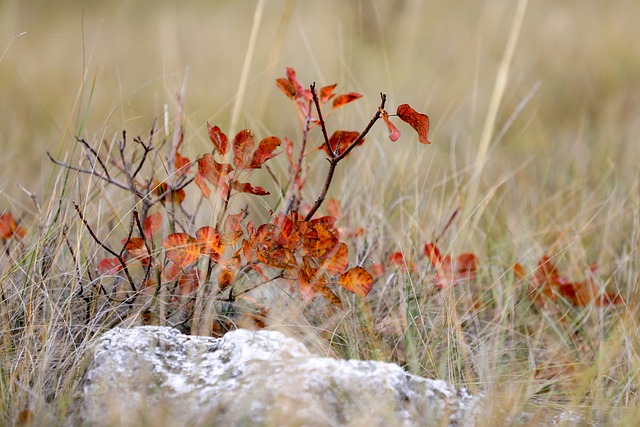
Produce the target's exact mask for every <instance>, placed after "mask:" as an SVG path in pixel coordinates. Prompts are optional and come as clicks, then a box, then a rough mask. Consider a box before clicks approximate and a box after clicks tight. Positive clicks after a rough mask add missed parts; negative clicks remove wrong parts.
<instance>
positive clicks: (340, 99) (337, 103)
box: [331, 92, 362, 110]
mask: <svg viewBox="0 0 640 427" xmlns="http://www.w3.org/2000/svg"><path fill="white" fill-rule="evenodd" d="M361 97H362V95H361V94H359V93H357V92H350V93H346V94H343V95H338V96H336V97H335V98H334V99H333V106H332V108H331V109H332V110H335V109H336V108H340V107H342V106H344V105H347V104H348V103H350V102H353V101H355V100H356V99H358V98H361Z"/></svg>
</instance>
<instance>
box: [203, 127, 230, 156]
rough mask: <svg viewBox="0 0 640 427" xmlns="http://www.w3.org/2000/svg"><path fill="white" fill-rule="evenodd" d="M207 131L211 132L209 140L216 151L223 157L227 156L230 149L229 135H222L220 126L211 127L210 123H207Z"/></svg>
mask: <svg viewBox="0 0 640 427" xmlns="http://www.w3.org/2000/svg"><path fill="white" fill-rule="evenodd" d="M207 129H208V130H209V139H210V140H211V143H212V144H213V146H214V147H215V149H216V150H217V151H218V152H219V153H220V154H222V155H223V156H224V155H225V154H227V150H228V149H229V144H228V142H229V139H228V138H227V135H225V134H224V133H222V131H221V130H220V128H219V127H218V126H214V127H211V125H210V124H209V123H207Z"/></svg>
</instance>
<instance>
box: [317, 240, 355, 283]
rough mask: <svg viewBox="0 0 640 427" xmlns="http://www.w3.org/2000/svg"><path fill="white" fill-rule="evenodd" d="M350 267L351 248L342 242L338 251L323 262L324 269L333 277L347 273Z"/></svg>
mask: <svg viewBox="0 0 640 427" xmlns="http://www.w3.org/2000/svg"><path fill="white" fill-rule="evenodd" d="M348 266H349V248H348V247H347V245H346V244H345V243H343V242H340V243H339V245H338V247H337V250H336V251H334V252H333V253H332V254H331V255H330V256H329V257H328V258H326V259H325V260H324V261H322V267H321V269H323V270H324V271H326V272H327V274H330V275H331V276H337V275H339V274H342V273H344V272H345V270H346V269H347V267H348Z"/></svg>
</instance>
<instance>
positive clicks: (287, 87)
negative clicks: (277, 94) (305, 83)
mask: <svg viewBox="0 0 640 427" xmlns="http://www.w3.org/2000/svg"><path fill="white" fill-rule="evenodd" d="M276 85H278V87H279V88H280V90H281V91H282V92H283V93H284V94H285V95H287V96H288V97H289V98H291V99H296V87H295V86H294V85H293V83H291V82H290V81H289V79H285V78H282V77H281V78H279V79H276Z"/></svg>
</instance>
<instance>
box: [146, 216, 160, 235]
mask: <svg viewBox="0 0 640 427" xmlns="http://www.w3.org/2000/svg"><path fill="white" fill-rule="evenodd" d="M161 225H162V213H161V212H156V213H154V214H151V215H148V216H147V218H146V219H145V220H144V227H143V230H144V236H145V237H146V238H147V239H152V238H153V236H154V235H155V234H156V231H158V229H159V228H160V226H161Z"/></svg>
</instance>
